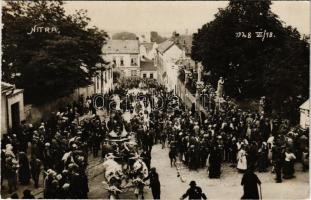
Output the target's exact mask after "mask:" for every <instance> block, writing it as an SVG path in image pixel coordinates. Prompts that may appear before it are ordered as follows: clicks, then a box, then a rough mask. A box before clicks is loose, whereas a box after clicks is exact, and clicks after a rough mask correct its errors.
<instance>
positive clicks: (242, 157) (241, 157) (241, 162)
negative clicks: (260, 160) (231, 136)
mask: <svg viewBox="0 0 311 200" xmlns="http://www.w3.org/2000/svg"><path fill="white" fill-rule="evenodd" d="M246 155H247V154H246V151H245V147H244V145H242V147H241V149H240V151H239V152H238V155H237V161H238V164H237V169H238V170H239V172H245V171H246V170H247V160H246Z"/></svg>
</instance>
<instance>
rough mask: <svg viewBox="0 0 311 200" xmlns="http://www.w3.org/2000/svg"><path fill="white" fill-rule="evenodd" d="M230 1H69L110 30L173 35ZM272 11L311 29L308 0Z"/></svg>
mask: <svg viewBox="0 0 311 200" xmlns="http://www.w3.org/2000/svg"><path fill="white" fill-rule="evenodd" d="M227 5H228V1H153V2H147V1H136V2H133V1H127V2H120V1H66V4H65V9H66V12H68V13H73V12H74V11H75V10H79V9H86V10H88V16H89V17H90V18H91V20H92V21H91V25H95V26H97V27H99V28H100V29H103V30H105V31H107V32H108V33H110V34H111V33H115V32H119V31H129V32H134V33H143V32H150V31H158V32H159V33H160V34H162V35H166V36H168V35H171V33H172V32H173V31H174V30H176V31H177V32H180V33H185V31H186V29H188V32H189V33H193V32H196V31H197V29H198V28H200V27H201V26H202V25H203V24H205V23H207V22H209V21H211V20H213V19H214V15H215V14H216V13H217V11H218V8H225V7H226V6H227ZM271 9H272V11H273V12H274V13H275V14H277V15H278V16H279V18H280V19H281V20H282V21H284V22H285V23H286V25H291V26H294V27H296V28H297V29H298V31H299V32H300V33H303V34H309V33H310V2H309V1H298V2H297V1H274V2H273V4H272V6H271Z"/></svg>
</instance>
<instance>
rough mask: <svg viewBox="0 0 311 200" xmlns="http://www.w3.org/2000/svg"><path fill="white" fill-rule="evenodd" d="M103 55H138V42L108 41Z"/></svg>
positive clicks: (103, 49)
mask: <svg viewBox="0 0 311 200" xmlns="http://www.w3.org/2000/svg"><path fill="white" fill-rule="evenodd" d="M102 52H103V54H119V53H122V54H123V53H124V54H138V53H139V41H138V40H108V42H107V44H105V45H104V46H103V48H102Z"/></svg>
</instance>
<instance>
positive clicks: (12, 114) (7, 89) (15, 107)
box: [1, 82, 25, 134]
mask: <svg viewBox="0 0 311 200" xmlns="http://www.w3.org/2000/svg"><path fill="white" fill-rule="evenodd" d="M23 120H25V112H24V90H23V89H16V88H15V86H14V85H11V84H9V83H5V82H1V134H6V133H8V131H9V130H11V129H13V130H14V129H15V128H17V127H18V126H19V125H20V123H21V121H23Z"/></svg>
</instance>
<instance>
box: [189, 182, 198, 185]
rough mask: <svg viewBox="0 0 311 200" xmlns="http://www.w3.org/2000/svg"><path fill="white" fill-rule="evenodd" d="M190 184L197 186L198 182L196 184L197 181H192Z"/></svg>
mask: <svg viewBox="0 0 311 200" xmlns="http://www.w3.org/2000/svg"><path fill="white" fill-rule="evenodd" d="M189 185H190V186H196V185H197V184H196V182H195V181H190V184H189Z"/></svg>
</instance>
